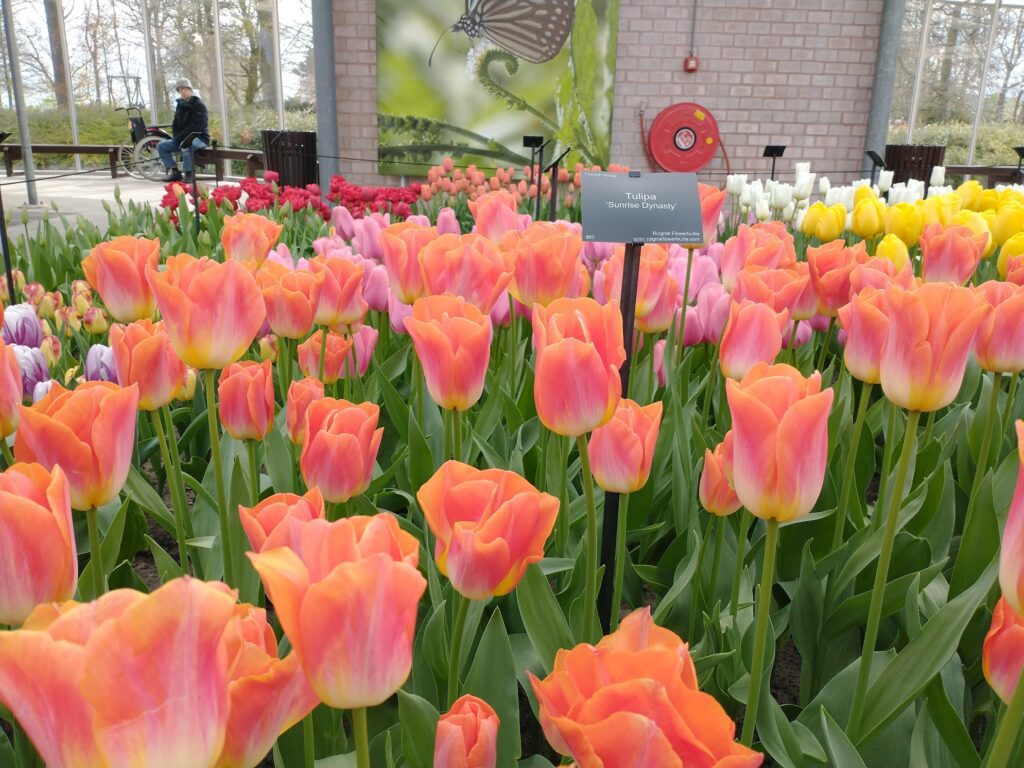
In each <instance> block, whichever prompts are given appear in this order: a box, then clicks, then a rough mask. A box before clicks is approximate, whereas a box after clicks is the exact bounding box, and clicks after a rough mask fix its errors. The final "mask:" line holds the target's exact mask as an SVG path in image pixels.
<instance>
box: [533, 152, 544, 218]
mask: <svg viewBox="0 0 1024 768" xmlns="http://www.w3.org/2000/svg"><path fill="white" fill-rule="evenodd" d="M547 145H548V143H547V142H546V141H545V142H544V143H543V144H541V145H540V146H539V147H538V148H537V173H535V174H534V176H533V181H534V183H535V184H536V185H537V197H536V200H535V201H534V202H535V203H536V204H535V205H534V214H533V220H534V221H540V203H541V194H540V177H541V175H542V172H543V168H544V147H546V146H547Z"/></svg>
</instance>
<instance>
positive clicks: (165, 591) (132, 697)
mask: <svg viewBox="0 0 1024 768" xmlns="http://www.w3.org/2000/svg"><path fill="white" fill-rule="evenodd" d="M234 612H235V601H234V597H233V596H232V594H231V593H230V591H229V590H228V589H227V588H226V587H225V586H224V585H223V584H210V583H206V582H203V581H198V580H196V579H191V578H187V577H186V578H181V579H175V580H174V581H170V582H168V583H167V584H165V585H164V586H162V587H160V588H159V589H157V590H156V591H155V592H153V593H152V594H149V595H144V594H143V593H141V592H135V591H132V590H127V589H119V590H115V591H114V592H111V593H109V594H106V595H103V596H102V597H100V598H99V599H98V600H96V601H95V602H93V603H87V604H78V603H74V602H66V603H62V604H55V603H50V604H46V605H41V606H39V607H38V608H37V609H36V610H35V611H34V612H33V613H32V615H31V616H29V617H28V619H27V620H26V622H25V624H24V626H23V628H22V629H21V630H18V631H15V632H2V633H0V701H2V703H3V704H4V705H5V706H6V707H7V708H8V709H10V710H11V711H12V712H13V713H14V716H15V717H17V718H18V721H19V723H21V725H22V727H23V728H24V729H25V732H26V733H27V734H28V737H29V738H30V739H31V740H32V743H33V744H34V745H35V747H36V749H37V750H38V751H39V753H40V755H41V756H42V758H43V760H44V762H45V763H46V764H47V765H50V766H66V767H67V768H97V767H98V766H102V767H104V768H106V767H107V766H109V767H110V768H113V767H114V766H130V765H145V766H149V767H150V768H181V766H186V765H189V766H199V765H213V763H214V761H215V760H216V758H217V756H218V755H219V754H220V752H221V750H222V748H223V746H224V741H225V729H226V724H227V719H228V709H229V694H228V683H229V680H230V675H229V659H228V658H227V654H226V652H225V632H226V630H227V629H228V628H229V626H230V624H231V623H232V619H233V616H234ZM115 649H116V652H115ZM128 681H130V683H131V684H130V685H128V684H126V683H127V682H128Z"/></svg>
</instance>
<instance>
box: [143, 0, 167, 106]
mask: <svg viewBox="0 0 1024 768" xmlns="http://www.w3.org/2000/svg"><path fill="white" fill-rule="evenodd" d="M140 3H141V8H142V43H143V45H144V46H145V49H146V82H147V84H148V86H149V87H148V90H149V119H150V122H153V123H155V122H156V121H157V119H158V118H157V114H156V80H155V79H154V78H155V68H156V56H154V55H153V38H152V36H151V35H150V29H149V0H140ZM161 87H162V86H161Z"/></svg>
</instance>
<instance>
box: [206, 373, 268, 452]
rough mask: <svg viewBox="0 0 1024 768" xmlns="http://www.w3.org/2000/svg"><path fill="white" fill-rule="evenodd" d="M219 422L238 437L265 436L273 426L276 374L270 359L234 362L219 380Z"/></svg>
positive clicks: (251, 438) (254, 437)
mask: <svg viewBox="0 0 1024 768" xmlns="http://www.w3.org/2000/svg"><path fill="white" fill-rule="evenodd" d="M217 394H218V399H219V404H218V410H219V411H220V422H221V424H223V425H224V429H225V430H226V431H227V433H228V434H229V435H231V436H232V437H233V438H235V440H262V439H263V438H265V437H266V436H267V435H268V434H269V433H270V430H271V429H272V428H273V426H274V374H273V371H272V370H271V367H270V361H269V360H268V361H266V362H264V363H256V362H253V361H251V360H246V361H243V362H241V363H232V364H231V365H229V366H228V367H227V368H225V369H224V370H223V371H221V374H220V382H219V383H218V384H217Z"/></svg>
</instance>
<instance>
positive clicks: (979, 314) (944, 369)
mask: <svg viewBox="0 0 1024 768" xmlns="http://www.w3.org/2000/svg"><path fill="white" fill-rule="evenodd" d="M885 297H886V303H887V304H888V310H887V312H886V314H888V316H889V335H888V338H887V341H886V344H885V346H884V348H883V351H882V359H881V363H880V366H879V371H880V378H881V382H882V389H883V391H884V392H885V396H886V397H888V398H889V399H890V400H891V401H892V402H894V403H896V405H898V406H900V407H901V408H906V409H908V410H912V411H935V410H938V409H939V408H942V407H944V406H946V405H949V404H950V403H951V402H952V401H953V398H954V397H955V396H956V393H957V392H958V391H959V389H960V385H961V383H963V378H964V370H965V369H966V367H967V357H968V356H969V355H970V353H971V349H972V347H973V346H974V338H975V335H976V334H977V331H978V327H979V326H980V325H981V321H982V320H983V319H984V316H985V313H986V311H987V310H986V306H985V302H984V301H982V300H981V299H980V298H978V297H976V296H975V294H973V293H972V292H971V290H970V289H968V288H961V287H960V286H957V285H953V284H951V283H924V284H923V285H921V286H920V287H918V288H915V289H913V290H910V291H904V290H903V289H901V288H898V287H896V286H889V287H888V288H887V289H886V292H885Z"/></svg>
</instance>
